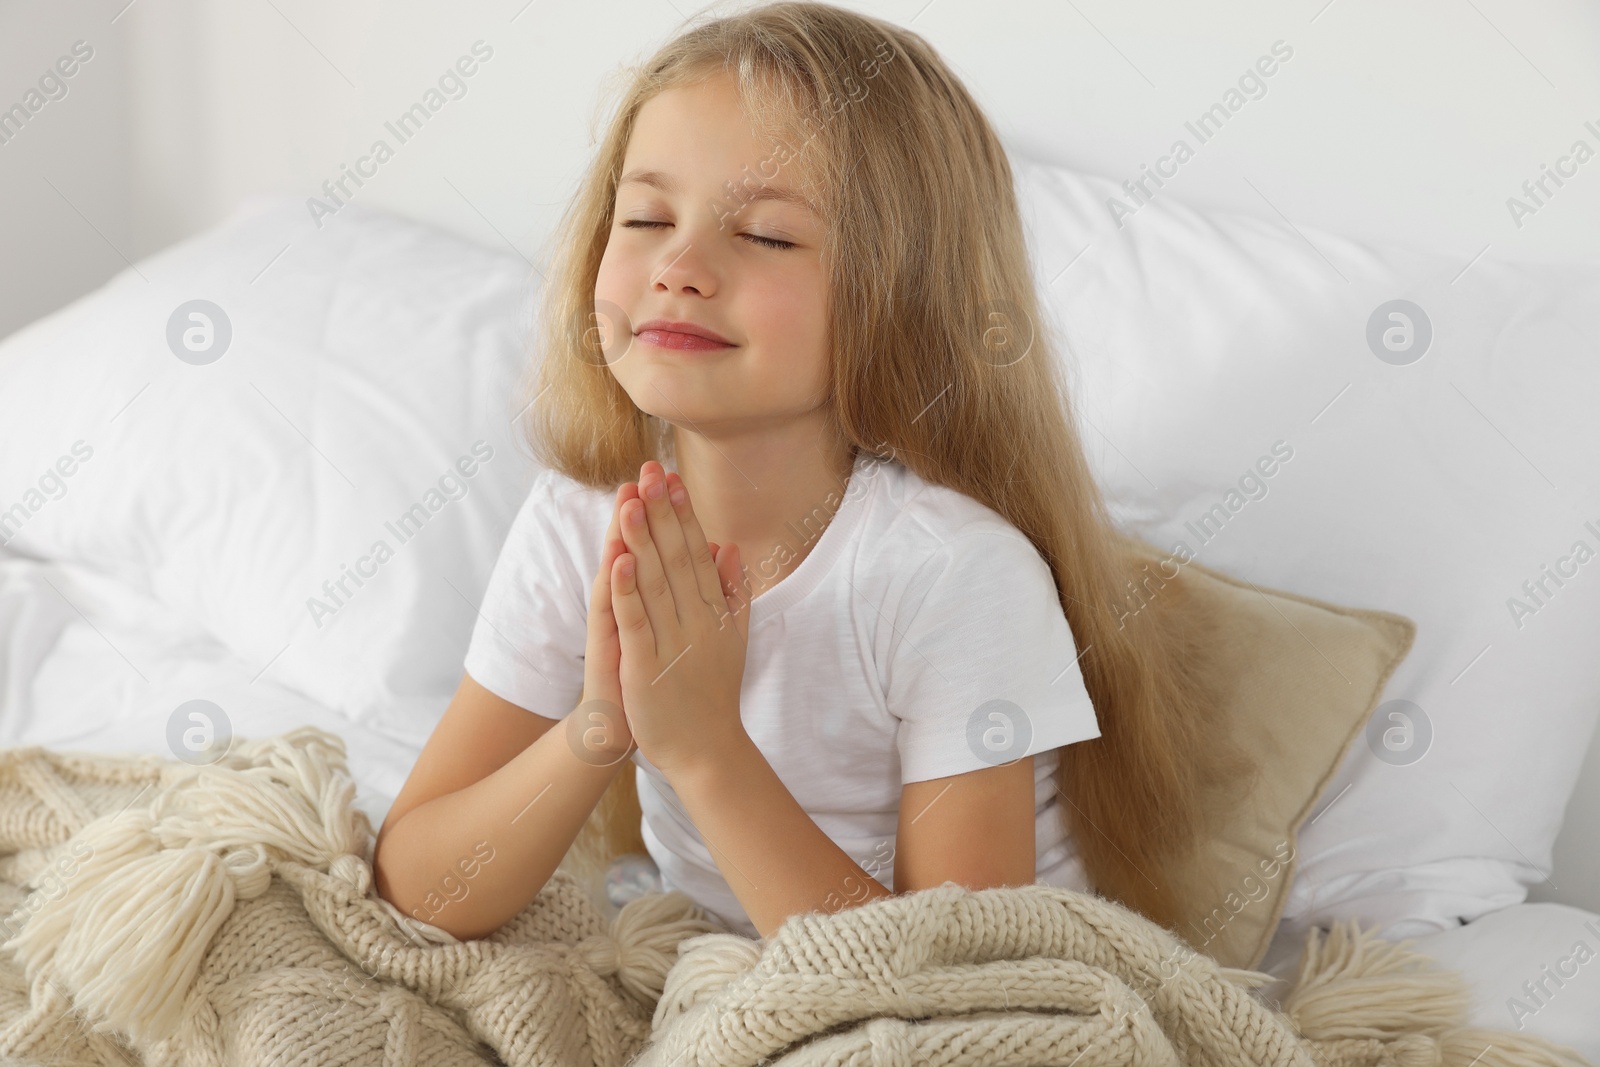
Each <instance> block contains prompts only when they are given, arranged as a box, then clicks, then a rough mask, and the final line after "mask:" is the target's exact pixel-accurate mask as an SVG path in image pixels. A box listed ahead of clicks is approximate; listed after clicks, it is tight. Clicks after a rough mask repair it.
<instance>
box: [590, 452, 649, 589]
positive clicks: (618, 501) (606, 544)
mask: <svg viewBox="0 0 1600 1067" xmlns="http://www.w3.org/2000/svg"><path fill="white" fill-rule="evenodd" d="M638 495H639V488H638V486H636V485H634V484H633V483H632V482H624V483H623V484H622V485H619V486H617V494H616V498H615V500H614V501H613V503H612V507H611V525H610V526H607V527H606V533H605V537H604V539H603V540H602V541H601V542H600V546H601V547H600V566H599V567H598V568H596V570H595V576H594V578H595V580H594V585H593V587H592V592H591V598H590V603H589V610H591V611H595V612H599V613H600V614H602V615H604V616H606V617H608V618H609V617H610V615H611V565H612V564H613V563H615V562H616V559H617V556H618V555H619V554H621V553H623V552H626V551H627V550H628V546H627V545H626V544H624V543H623V541H622V523H621V519H620V518H619V516H620V514H621V509H622V505H623V503H624V502H626V501H628V500H632V499H634V498H636V497H637V496H638Z"/></svg>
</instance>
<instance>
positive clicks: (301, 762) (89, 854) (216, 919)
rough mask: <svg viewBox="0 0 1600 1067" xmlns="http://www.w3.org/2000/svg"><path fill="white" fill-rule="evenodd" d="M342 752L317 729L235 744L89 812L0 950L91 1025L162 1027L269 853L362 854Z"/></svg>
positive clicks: (250, 893)
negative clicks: (132, 798)
mask: <svg viewBox="0 0 1600 1067" xmlns="http://www.w3.org/2000/svg"><path fill="white" fill-rule="evenodd" d="M344 758H345V753H344V742H343V740H342V739H340V738H339V737H338V736H337V735H335V734H331V733H328V732H327V731H324V730H320V729H317V728H315V727H302V728H300V729H296V730H291V731H288V732H286V733H284V734H282V735H280V736H278V737H273V738H267V739H265V740H260V741H243V740H241V741H239V742H237V743H236V744H235V745H234V747H233V749H232V751H230V752H229V753H228V754H227V755H226V756H225V757H224V758H223V759H221V760H219V761H218V762H217V763H215V764H211V765H207V766H200V767H196V768H194V769H193V772H192V773H187V774H181V773H180V774H179V775H177V776H176V780H175V781H174V784H173V785H172V787H171V788H170V789H168V790H166V791H165V792H161V793H159V794H158V795H157V796H156V798H155V800H154V801H153V802H152V803H151V805H150V806H149V807H148V808H135V809H132V810H129V811H124V812H118V813H116V814H113V815H107V816H103V817H101V818H99V819H96V820H95V821H94V822H92V823H90V824H89V825H87V826H85V827H84V828H83V829H81V830H80V831H79V832H78V833H77V834H76V835H75V837H74V839H73V844H72V855H73V856H74V857H75V859H76V866H75V868H74V869H72V870H70V871H67V872H66V874H67V877H66V879H65V885H64V887H62V886H61V885H60V884H58V883H56V882H52V883H51V884H50V885H49V886H48V887H41V888H38V889H35V890H34V891H33V892H32V893H31V894H30V895H29V898H28V899H29V904H28V907H29V909H30V910H31V911H32V917H31V918H30V919H29V921H28V923H27V924H26V925H25V926H24V927H23V928H22V930H21V931H20V932H19V933H18V934H17V935H16V936H15V937H13V938H12V939H11V940H10V941H8V942H7V943H6V948H8V949H9V950H10V951H11V952H12V953H13V954H14V956H15V957H16V959H17V960H18V961H19V962H20V963H21V964H22V965H23V967H24V970H25V973H26V975H27V977H28V980H29V981H30V982H33V981H35V980H37V979H39V978H41V977H42V978H46V979H49V980H50V981H52V982H55V981H59V982H60V983H61V985H62V986H63V987H64V988H66V989H69V990H72V991H73V1000H74V1003H75V1005H76V1007H77V1008H78V1009H79V1010H80V1011H81V1012H82V1013H83V1015H84V1016H85V1018H86V1019H87V1020H89V1022H90V1023H91V1024H93V1025H94V1026H95V1027H96V1029H105V1028H110V1029H115V1030H120V1031H122V1032H125V1033H127V1034H129V1035H131V1036H132V1037H133V1038H134V1040H136V1041H138V1042H140V1043H146V1042H154V1041H158V1040H161V1039H163V1038H166V1037H169V1036H171V1035H172V1034H173V1033H174V1032H175V1031H176V1030H177V1028H178V1026H179V1025H180V1024H181V1022H182V1021H183V1007H184V1000H185V997H186V995H187V992H188V990H189V987H190V986H191V985H192V984H193V982H194V977H195V975H196V973H197V972H198V971H199V969H200V964H201V961H202V959H203V958H204V956H205V953H206V950H207V949H208V948H209V947H210V944H211V940H212V936H213V935H214V934H215V933H216V932H217V930H218V929H219V928H220V927H221V926H222V924H223V922H224V921H225V920H226V919H227V918H228V916H229V915H231V914H232V913H233V909H234V904H235V902H236V901H238V900H252V899H254V898H256V897H258V896H260V895H261V894H262V893H265V892H266V891H267V887H268V886H269V885H270V884H271V881H272V865H271V862H270V861H269V856H268V852H269V851H271V852H272V853H273V855H274V856H277V857H279V858H290V859H294V860H296V861H297V862H301V863H305V864H308V865H311V866H319V867H323V868H326V867H327V866H328V865H329V864H330V863H332V862H333V860H334V859H335V857H338V856H340V855H343V854H346V853H356V854H358V855H359V854H360V853H361V851H362V849H363V847H364V845H365V838H364V836H363V834H370V832H371V823H370V822H369V821H368V820H367V817H366V814H365V813H364V812H362V811H360V809H358V808H355V807H354V805H353V804H352V803H351V801H352V798H353V797H354V795H355V784H354V782H352V781H351V780H350V779H349V778H348V777H346V775H345V763H344ZM268 782H270V783H275V784H277V785H281V786H283V788H281V789H264V788H262V785H263V784H265V783H268ZM325 814H326V816H327V818H326V822H325V821H324V818H325ZM57 890H59V895H57V896H51V895H50V894H51V892H52V891H57ZM41 900H42V902H41Z"/></svg>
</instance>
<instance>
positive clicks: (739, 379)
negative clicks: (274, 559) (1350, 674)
mask: <svg viewBox="0 0 1600 1067" xmlns="http://www.w3.org/2000/svg"><path fill="white" fill-rule="evenodd" d="M553 247H554V248H555V249H556V250H557V252H556V257H555V262H554V263H553V264H552V265H551V269H550V270H549V271H547V272H546V273H545V281H544V283H543V284H544V290H543V293H542V297H543V300H544V313H543V315H542V316H541V317H540V320H539V324H538V326H539V330H540V331H541V333H540V336H539V345H538V349H539V351H540V354H541V358H540V359H539V361H538V363H537V364H536V366H535V367H534V368H533V372H531V373H530V374H529V376H528V380H527V389H528V393H527V395H526V396H525V397H519V398H517V400H518V404H517V407H518V409H519V410H520V409H523V408H525V409H526V410H527V412H528V415H527V421H526V422H525V424H524V425H525V427H526V430H527V434H528V439H529V442H530V444H531V445H532V447H533V449H534V451H535V453H536V454H537V456H538V458H539V460H540V462H541V465H542V467H543V471H542V473H540V474H539V475H538V476H537V477H536V478H535V479H534V481H533V484H532V487H531V489H530V491H529V493H528V497H527V499H526V501H525V503H524V504H523V505H522V507H521V509H520V510H519V512H518V513H517V515H516V518H515V520H514V522H513V524H512V527H511V530H510V533H509V535H508V536H507V539H506V542H505V546H504V548H503V549H502V551H501V554H500V557H499V560H498V562H497V563H496V565H495V568H494V571H493V574H492V576H491V578H490V580H489V585H488V588H487V590H486V591H485V593H484V597H483V604H482V607H481V610H480V611H479V615H478V619H477V623H476V626H475V629H474V631H473V634H472V640H471V644H470V646H469V649H468V652H467V655H466V662H465V673H464V675H463V677H462V680H461V685H460V688H459V690H458V691H457V693H456V695H455V697H454V698H453V699H452V701H451V703H450V705H449V707H448V708H447V709H446V711H445V712H444V715H443V717H442V718H441V719H440V722H439V724H438V727H437V728H436V729H435V730H434V732H433V735H432V736H431V738H430V739H429V741H428V743H427V745H426V747H425V748H424V749H423V751H422V753H421V756H420V757H419V758H418V760H417V764H416V766H415V768H414V769H413V770H412V772H411V775H410V777H409V778H408V780H407V781H406V783H405V787H404V788H403V789H402V790H401V792H400V795H399V796H398V797H397V798H396V799H395V802H394V804H393V806H392V807H391V808H390V810H389V812H388V815H387V818H386V819H385V820H384V824H383V827H382V829H381V830H380V832H379V835H378V843H377V851H376V854H375V867H376V871H377V885H378V891H379V893H380V894H381V895H382V896H383V898H384V899H386V900H388V901H389V902H390V903H391V904H393V905H394V906H395V907H397V908H398V909H400V910H401V911H402V912H404V913H406V914H408V915H411V916H413V917H415V918H417V919H419V920H421V921H424V922H428V923H431V924H433V925H435V926H437V927H439V928H441V929H444V930H446V931H448V932H450V933H452V934H454V935H455V936H457V937H460V938H475V937H482V936H485V935H487V934H489V933H492V932H493V931H495V930H497V929H498V928H500V927H501V926H502V925H504V924H505V923H506V922H507V921H508V920H510V919H511V918H512V917H514V916H515V915H517V914H518V913H519V912H520V911H521V910H522V909H523V908H525V907H526V906H527V905H528V904H529V903H530V902H531V901H532V900H533V899H534V897H535V896H537V895H538V893H539V891H540V890H541V889H542V888H543V887H544V885H545V884H546V882H547V881H548V880H549V878H550V876H551V874H552V873H553V872H554V871H555V869H556V868H557V866H558V865H559V864H560V863H561V862H562V860H563V858H564V857H565V856H566V854H567V851H568V849H569V848H570V847H571V846H572V844H573V842H574V840H575V839H576V838H577V836H578V834H579V832H580V831H581V830H583V829H584V827H585V825H586V824H587V823H588V822H589V821H590V820H591V817H592V816H594V815H595V814H596V812H597V810H598V811H601V812H603V811H604V810H605V808H604V806H601V807H600V808H599V809H597V805H600V802H601V800H602V798H603V797H604V796H606V795H607V794H608V789H609V787H610V786H611V783H612V782H613V780H614V779H615V777H616V776H617V775H618V774H622V773H631V774H633V775H634V776H635V784H636V787H637V793H638V801H639V810H640V811H641V812H642V824H641V825H639V826H638V827H637V831H638V834H639V837H640V838H642V841H643V844H644V846H645V848H646V849H647V850H648V853H649V855H650V857H651V858H652V859H653V860H654V861H655V863H656V865H657V866H658V868H659V870H660V877H661V886H662V888H664V889H667V890H681V891H683V892H684V893H686V894H688V895H689V896H690V897H691V898H693V899H694V900H695V901H696V902H697V903H698V904H700V905H701V906H702V907H703V908H704V909H705V911H706V912H707V913H708V914H709V915H710V916H711V917H713V918H714V919H716V920H719V921H720V922H722V923H723V924H724V925H725V926H726V927H727V928H728V929H729V930H732V931H735V932H739V933H742V934H744V935H745V936H747V937H752V938H754V937H766V936H767V935H769V934H771V933H772V932H773V931H775V930H776V929H777V928H778V927H779V926H781V925H782V924H783V923H784V921H785V920H786V919H788V918H789V917H790V916H792V915H796V914H799V913H803V912H810V911H822V912H835V911H839V910H841V909H843V908H847V907H853V906H856V905H859V904H863V903H866V902H867V901H869V900H872V899H876V898H879V897H883V896H888V895H892V894H898V893H908V892H914V891H916V890H919V889H924V888H928V887H931V886H937V885H940V884H941V883H943V882H946V881H953V882H956V883H958V884H960V885H963V886H967V887H969V888H973V889H981V888H985V887H990V886H1006V885H1025V884H1029V883H1033V882H1042V883H1046V884H1050V885H1056V886H1064V887H1070V888H1073V889H1077V890H1080V891H1085V892H1091V891H1092V892H1098V893H1101V894H1103V895H1105V896H1108V897H1110V898H1112V899H1116V900H1119V901H1120V902H1122V903H1124V904H1126V905H1128V906H1130V907H1133V908H1136V909H1138V910H1140V911H1141V912H1143V913H1144V914H1146V915H1147V916H1149V917H1151V918H1153V919H1155V920H1156V921H1159V922H1171V921H1172V916H1173V915H1174V905H1175V902H1174V901H1173V900H1172V898H1171V895H1170V890H1169V888H1168V884H1167V882H1166V881H1165V880H1164V879H1163V877H1162V873H1161V872H1162V869H1163V866H1164V865H1165V864H1167V863H1169V862H1170V861H1171V860H1172V858H1173V857H1176V856H1181V855H1183V854H1184V853H1185V852H1186V851H1187V850H1189V849H1192V848H1194V847H1196V844H1197V842H1199V841H1200V840H1202V838H1203V833H1204V830H1205V827H1206V826H1207V825H1208V823H1207V820H1208V819H1209V818H1210V817H1211V815H1212V814H1213V813H1215V812H1216V811H1218V810H1219V809H1220V806H1221V805H1223V804H1225V803H1226V802H1227V788H1226V786H1227V783H1228V782H1229V781H1230V780H1231V779H1234V778H1235V777H1236V776H1237V774H1238V772H1239V771H1240V770H1241V769H1242V768H1243V767H1244V766H1245V764H1244V763H1243V762H1241V761H1242V760H1243V757H1242V756H1241V755H1240V754H1239V752H1238V751H1237V750H1236V749H1235V748H1233V747H1232V743H1231V742H1230V741H1229V739H1228V738H1227V737H1226V735H1225V733H1224V732H1223V731H1220V730H1218V729H1216V728H1215V727H1214V725H1213V723H1214V720H1213V719H1212V718H1211V716H1210V714H1209V712H1208V711H1207V704H1206V702H1205V700H1204V696H1203V689H1204V687H1203V685H1202V684H1201V683H1202V682H1203V679H1201V678H1199V677H1198V671H1199V669H1200V668H1199V667H1198V666H1196V664H1197V663H1198V662H1200V660H1201V659H1202V657H1201V656H1200V655H1198V653H1199V651H1200V650H1201V649H1202V647H1203V643H1204V641H1205V640H1206V639H1207V635H1206V634H1205V633H1203V632H1200V629H1201V628H1198V627H1196V626H1194V625H1193V623H1191V622H1186V621H1185V619H1186V618H1187V616H1184V615H1182V614H1181V613H1175V612H1170V611H1162V610H1156V608H1154V607H1153V608H1151V610H1141V611H1136V612H1130V611H1128V610H1127V609H1126V608H1125V607H1124V606H1123V605H1124V604H1125V603H1126V600H1127V597H1126V587H1127V586H1128V585H1129V583H1130V580H1131V579H1132V576H1133V575H1134V573H1135V570H1136V562H1135V557H1134V556H1133V554H1132V547H1131V546H1132V542H1131V541H1130V540H1128V539H1127V538H1124V537H1123V536H1122V535H1121V534H1120V533H1118V531H1117V530H1116V529H1115V528H1114V527H1113V526H1112V524H1111V523H1110V521H1109V519H1108V518H1107V514H1106V508H1105V505H1104V502H1103V500H1102V498H1101V495H1100V492H1099V490H1098V488H1097V486H1096V485H1095V483H1094V481H1093V480H1092V477H1091V474H1090V470H1089V466H1088V464H1087V462H1086V459H1085V455H1084V450H1083V445H1082V443H1081V442H1080V440H1079V437H1078V434H1077V431H1076V429H1075V427H1074V425H1073V422H1072V418H1071V405H1070V403H1069V399H1068V396H1067V392H1066V388H1065V385H1064V383H1063V380H1062V375H1061V369H1060V368H1061V366H1062V364H1061V362H1060V360H1059V357H1058V356H1057V352H1058V350H1059V349H1060V346H1059V344H1057V343H1055V342H1054V341H1053V340H1052V338H1051V336H1050V333H1049V331H1048V330H1047V329H1045V327H1044V320H1043V318H1042V316H1041V315H1040V313H1039V310H1038V300H1037V295H1036V292H1035V289H1034V283H1033V276H1032V273H1031V269H1030V262H1029V259H1028V253H1027V245H1026V241H1025V238H1024V233H1023V230H1022V226H1021V223H1020V219H1019V214H1018V209H1017V201H1016V196H1015V193H1014V190H1013V184H1012V174H1011V169H1010V165H1009V164H1008V162H1007V159H1006V153H1005V151H1004V149H1003V148H1002V146H1001V144H1000V142H999V140H998V139H997V137H996V135H995V132H994V130H993V128H992V127H991V126H990V124H989V122H988V121H987V120H986V119H985V117H984V115H983V113H982V112H981V111H980V110H979V108H978V106H977V105H976V103H974V101H973V99H972V97H971V95H970V94H969V93H968V92H967V90H966V88H965V87H964V86H963V85H962V84H961V82H960V81H959V80H958V79H957V78H956V77H955V76H954V75H953V74H952V73H951V71H950V69H949V68H948V67H947V66H946V65H945V63H944V62H943V61H942V60H941V59H940V58H939V56H938V55H937V54H936V53H935V52H934V51H933V49H932V48H931V47H930V46H929V45H928V44H927V43H926V42H925V41H924V40H923V39H922V38H920V37H919V36H917V35H916V34H913V33H911V32H909V31H907V30H905V29H903V28H900V27H897V26H895V25H893V24H890V23H887V22H883V21H880V20H877V19H873V18H869V17H865V16H862V15H859V14H856V13H853V12H850V11H846V10H844V9H841V8H837V7H833V6H830V5H827V4H821V3H776V4H770V5H767V6H764V7H759V8H755V9H753V10H750V11H747V12H744V13H742V14H737V15H734V16H731V17H727V18H723V19H720V20H717V21H713V22H710V23H707V24H704V25H701V26H699V27H697V28H693V29H691V30H689V31H688V32H685V33H684V34H682V35H681V36H679V37H677V38H676V39H675V40H673V41H671V42H670V43H668V44H667V45H666V46H665V47H663V48H662V49H661V50H660V51H659V52H658V53H657V54H656V55H654V56H653V57H651V58H650V59H649V60H648V61H647V62H646V63H644V64H643V66H642V67H640V68H639V69H638V70H637V71H636V72H635V74H634V77H633V80H632V82H631V84H629V85H628V86H626V88H625V92H624V96H623V99H622V102H621V104H620V107H618V108H617V110H616V112H615V115H614V117H612V118H611V120H610V123H609V126H608V128H607V129H606V131H605V135H604V138H603V140H602V141H601V143H600V147H599V150H598V153H597V155H596V157H595V159H594V161H593V163H592V165H591V166H590V168H589V169H588V171H587V173H586V175H585V176H584V178H583V181H582V184H581V186H580V188H579V190H578V192H577V194H576V196H575V198H574V200H573V202H572V205H571V207H570V208H569V210H568V213H567V214H566V216H565V217H564V219H563V222H562V225H561V227H560V228H559V229H558V231H557V235H556V240H555V243H554V246H553ZM1162 595H1166V596H1174V597H1175V596H1179V595H1181V594H1180V593H1169V592H1165V591H1164V592H1163V594H1162ZM1157 602H1158V604H1159V597H1158V598H1157ZM630 767H631V770H630V769H629V768H630ZM619 810H620V809H619Z"/></svg>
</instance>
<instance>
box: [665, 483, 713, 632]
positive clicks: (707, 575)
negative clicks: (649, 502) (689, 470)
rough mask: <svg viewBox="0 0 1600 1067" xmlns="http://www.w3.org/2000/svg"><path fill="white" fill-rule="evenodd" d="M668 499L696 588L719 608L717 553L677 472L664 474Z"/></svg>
mask: <svg viewBox="0 0 1600 1067" xmlns="http://www.w3.org/2000/svg"><path fill="white" fill-rule="evenodd" d="M674 495H677V496H680V497H682V500H681V501H680V500H673V496H674ZM667 499H668V500H669V501H671V503H672V508H673V511H675V512H676V513H677V516H678V525H679V526H680V527H681V528H682V530H683V540H684V543H685V545H686V546H687V548H688V552H689V559H690V560H691V561H692V563H693V565H694V578H695V585H696V587H697V588H698V589H699V590H700V599H701V600H703V601H705V602H706V603H707V604H710V605H711V606H712V607H721V605H722V596H721V594H722V581H721V579H719V578H718V577H717V556H716V552H715V550H714V549H713V548H712V545H711V542H709V541H707V540H706V534H705V531H704V530H702V529H701V528H700V519H699V518H698V517H697V516H696V515H695V513H694V501H693V500H691V499H690V498H689V487H688V486H686V485H684V484H683V479H682V478H680V477H678V473H677V472H676V471H673V472H672V473H670V474H668V475H667Z"/></svg>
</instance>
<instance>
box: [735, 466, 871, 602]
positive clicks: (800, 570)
mask: <svg viewBox="0 0 1600 1067" xmlns="http://www.w3.org/2000/svg"><path fill="white" fill-rule="evenodd" d="M866 462H867V454H866V453H865V452H857V453H856V456H855V461H854V463H853V464H852V466H851V469H850V477H849V478H848V479H847V480H846V481H845V487H844V497H843V499H842V500H841V501H840V503H839V507H838V510H836V511H835V512H834V513H833V518H832V520H830V521H829V523H828V525H827V526H826V527H824V528H823V531H822V535H821V536H820V537H818V538H817V543H816V544H815V545H813V546H812V548H811V551H810V552H808V553H807V554H806V558H805V559H803V560H801V561H800V565H799V566H798V567H796V568H795V569H794V570H792V571H790V572H789V573H788V575H786V576H785V577H784V578H783V579H781V580H780V581H779V582H778V584H777V585H775V586H773V587H772V588H771V589H768V590H767V591H766V592H764V593H762V594H761V595H760V596H758V597H756V598H755V599H754V600H752V601H750V626H751V628H752V629H753V628H754V627H755V626H756V625H757V624H759V623H760V622H761V621H762V620H763V619H768V618H771V617H772V616H773V615H776V614H778V613H779V612H782V611H783V610H784V609H785V608H787V607H789V605H791V604H794V603H796V602H797V601H799V600H800V599H801V598H802V597H804V596H805V595H806V594H807V593H810V592H811V591H812V590H813V589H815V588H816V587H817V584H818V583H819V582H821V581H822V579H823V576H824V575H826V574H827V573H828V569H829V568H830V567H832V566H833V563H834V561H835V560H836V559H838V558H839V555H840V553H842V552H843V551H844V546H845V545H846V544H847V543H849V541H850V536H851V533H852V532H853V531H854V530H855V526H856V523H857V521H858V520H859V519H860V517H861V511H862V508H863V507H864V506H865V505H864V504H863V502H862V498H863V497H865V496H866V493H865V491H864V490H863V489H862V487H861V485H860V480H861V476H862V468H863V467H864V466H865V465H866ZM747 565H748V564H747Z"/></svg>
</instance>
